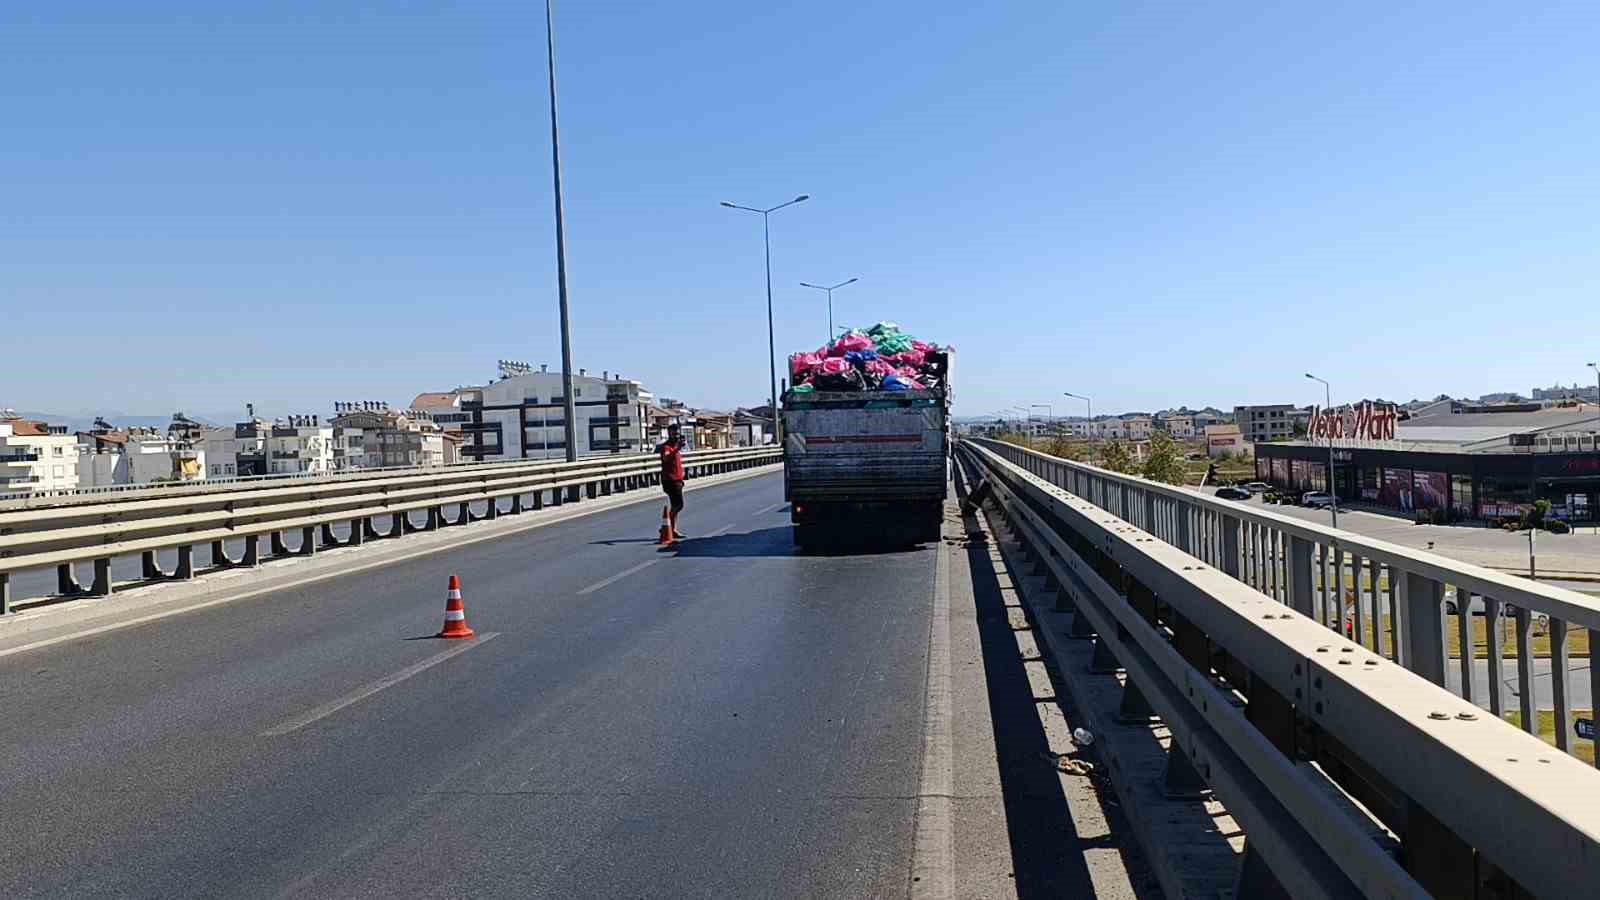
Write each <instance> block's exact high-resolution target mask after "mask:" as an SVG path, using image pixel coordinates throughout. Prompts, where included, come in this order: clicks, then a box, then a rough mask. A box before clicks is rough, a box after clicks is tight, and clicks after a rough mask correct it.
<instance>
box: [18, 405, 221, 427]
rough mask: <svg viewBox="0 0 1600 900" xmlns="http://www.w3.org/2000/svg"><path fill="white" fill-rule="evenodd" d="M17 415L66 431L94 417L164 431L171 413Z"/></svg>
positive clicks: (202, 418) (211, 417)
mask: <svg viewBox="0 0 1600 900" xmlns="http://www.w3.org/2000/svg"><path fill="white" fill-rule="evenodd" d="M17 415H19V416H21V417H22V418H24V419H29V420H32V421H35V422H47V423H49V424H51V425H65V426H67V430H68V431H88V430H90V429H91V428H93V427H94V420H95V418H96V417H99V418H103V419H105V420H106V421H107V422H110V423H111V424H112V425H115V426H117V427H118V428H156V429H160V430H162V431H165V430H166V427H167V426H168V425H170V424H172V413H167V414H166V415H164V416H137V415H131V414H128V413H122V412H114V411H109V412H100V413H96V412H89V413H78V414H76V415H68V414H64V413H53V412H35V411H30V410H22V409H19V410H17ZM184 415H186V416H188V417H189V418H191V419H193V420H195V421H196V422H200V423H201V424H204V425H221V424H223V423H229V424H231V423H232V422H233V421H234V417H229V416H227V415H218V414H215V413H211V414H206V415H196V414H194V413H184Z"/></svg>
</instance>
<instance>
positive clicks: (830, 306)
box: [800, 278, 861, 342]
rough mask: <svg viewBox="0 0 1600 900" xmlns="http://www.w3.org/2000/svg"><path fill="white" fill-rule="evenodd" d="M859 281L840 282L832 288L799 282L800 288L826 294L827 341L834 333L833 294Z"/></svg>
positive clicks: (856, 279) (854, 279) (830, 339)
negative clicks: (825, 292)
mask: <svg viewBox="0 0 1600 900" xmlns="http://www.w3.org/2000/svg"><path fill="white" fill-rule="evenodd" d="M860 280H861V279H859V278H852V279H850V280H849V281H841V282H839V283H838V284H836V285H834V286H832V287H828V286H826V285H821V284H812V283H811V282H809V281H802V282H800V286H801V287H808V288H811V289H813V290H818V291H827V292H828V340H829V341H830V342H831V341H832V340H833V333H834V332H833V292H834V291H837V290H838V289H839V288H842V287H844V286H845V285H847V284H855V283H856V282H858V281H860Z"/></svg>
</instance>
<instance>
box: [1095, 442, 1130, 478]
mask: <svg viewBox="0 0 1600 900" xmlns="http://www.w3.org/2000/svg"><path fill="white" fill-rule="evenodd" d="M1100 467H1101V468H1104V469H1110V470H1111V471H1113V472H1132V471H1133V457H1132V456H1129V455H1128V447H1127V445H1126V444H1124V443H1122V442H1121V441H1111V442H1109V443H1107V444H1106V445H1105V446H1104V447H1101V448H1100Z"/></svg>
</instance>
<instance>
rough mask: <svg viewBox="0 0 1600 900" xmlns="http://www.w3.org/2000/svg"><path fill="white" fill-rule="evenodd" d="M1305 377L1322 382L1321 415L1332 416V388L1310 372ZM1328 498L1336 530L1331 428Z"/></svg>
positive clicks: (1337, 504)
mask: <svg viewBox="0 0 1600 900" xmlns="http://www.w3.org/2000/svg"><path fill="white" fill-rule="evenodd" d="M1306 377H1307V378H1309V379H1311V380H1312V381H1321V382H1322V403H1323V406H1322V414H1323V415H1324V416H1328V415H1332V414H1333V388H1332V387H1330V386H1329V385H1328V382H1326V381H1324V380H1323V379H1321V378H1318V377H1317V376H1315V375H1313V374H1311V373H1310V372H1307V373H1306ZM1328 496H1329V497H1332V498H1333V503H1332V504H1331V505H1330V506H1329V507H1328V511H1329V512H1331V513H1333V527H1335V528H1338V527H1339V492H1338V490H1336V489H1335V488H1334V486H1333V429H1332V428H1331V427H1330V428H1329V429H1328Z"/></svg>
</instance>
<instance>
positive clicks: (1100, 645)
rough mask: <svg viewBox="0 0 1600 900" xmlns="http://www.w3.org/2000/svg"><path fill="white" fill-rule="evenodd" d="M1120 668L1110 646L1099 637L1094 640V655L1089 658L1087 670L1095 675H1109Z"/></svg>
mask: <svg viewBox="0 0 1600 900" xmlns="http://www.w3.org/2000/svg"><path fill="white" fill-rule="evenodd" d="M1120 668H1122V666H1121V665H1119V664H1118V663H1117V657H1116V656H1115V655H1113V654H1112V652H1111V648H1110V647H1109V646H1108V645H1107V644H1106V642H1105V641H1103V640H1101V639H1100V638H1098V637H1097V638H1095V640H1094V656H1092V657H1090V659H1089V671H1090V673H1092V674H1095V675H1110V674H1111V673H1113V672H1115V671H1117V670H1118V669H1120Z"/></svg>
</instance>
